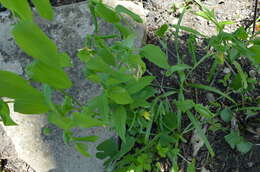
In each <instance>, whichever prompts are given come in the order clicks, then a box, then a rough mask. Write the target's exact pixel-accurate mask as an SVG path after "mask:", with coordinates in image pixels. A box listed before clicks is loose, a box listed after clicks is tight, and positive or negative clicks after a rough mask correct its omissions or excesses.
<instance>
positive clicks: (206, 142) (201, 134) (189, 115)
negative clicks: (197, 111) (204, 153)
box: [187, 111, 215, 157]
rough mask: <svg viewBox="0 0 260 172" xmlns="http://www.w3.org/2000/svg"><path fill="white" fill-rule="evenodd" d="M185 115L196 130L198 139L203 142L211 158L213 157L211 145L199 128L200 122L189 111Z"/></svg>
mask: <svg viewBox="0 0 260 172" xmlns="http://www.w3.org/2000/svg"><path fill="white" fill-rule="evenodd" d="M187 115H188V117H189V119H190V120H191V123H192V124H193V126H194V127H195V129H196V130H197V132H198V134H199V136H200V138H201V139H202V140H203V142H204V144H205V145H206V147H207V149H208V151H209V153H210V155H211V156H212V157H213V156H214V155H215V153H214V151H213V149H212V147H211V145H210V144H209V141H208V139H207V137H206V135H205V134H204V132H203V130H202V128H201V124H200V122H199V121H198V120H197V119H196V118H195V117H194V115H193V114H192V113H191V112H190V111H188V112H187Z"/></svg>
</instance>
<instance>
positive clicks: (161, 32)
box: [155, 24, 169, 37]
mask: <svg viewBox="0 0 260 172" xmlns="http://www.w3.org/2000/svg"><path fill="white" fill-rule="evenodd" d="M168 28H169V26H168V24H163V25H162V26H161V27H160V28H159V29H158V30H157V31H156V32H155V34H156V35H157V36H159V37H163V36H164V35H165V33H166V32H167V30H168Z"/></svg>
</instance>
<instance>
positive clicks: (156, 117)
mask: <svg viewBox="0 0 260 172" xmlns="http://www.w3.org/2000/svg"><path fill="white" fill-rule="evenodd" d="M0 2H1V3H2V4H3V5H4V6H5V7H7V8H8V9H10V10H11V11H12V12H13V14H14V15H15V16H17V17H18V18H19V21H18V23H17V24H16V25H15V26H14V29H13V31H12V33H13V37H14V39H15V41H16V43H17V44H18V45H19V46H20V48H21V49H22V50H23V51H24V52H26V53H27V54H28V55H30V56H32V57H33V58H34V62H33V63H32V64H30V65H29V66H28V67H27V74H28V76H29V77H30V80H29V81H27V80H25V79H23V78H22V77H21V76H18V75H17V74H14V73H12V72H7V71H0V77H1V80H0V97H8V98H11V99H13V100H10V101H9V100H7V101H6V100H1V101H0V115H1V118H2V121H3V123H4V124H5V125H15V123H14V122H13V121H12V119H11V118H10V116H9V113H10V112H9V109H8V106H7V105H8V103H14V110H15V111H16V112H20V113H24V114H38V113H47V114H48V120H49V122H50V123H52V124H55V125H56V126H58V127H59V128H61V129H63V133H64V141H65V143H70V144H72V145H74V147H75V149H77V150H78V151H79V152H81V153H82V154H83V155H84V156H86V157H89V156H90V154H89V153H88V151H87V144H86V143H87V142H95V141H96V140H97V139H98V137H97V136H85V137H75V136H74V133H73V132H72V129H73V128H81V127H82V128H91V127H98V126H107V127H111V128H113V129H114V131H115V132H116V134H117V135H118V136H119V139H118V140H117V139H113V138H110V139H108V140H105V141H104V142H103V143H101V144H100V145H99V146H98V147H97V150H98V152H97V154H96V156H97V157H98V158H100V159H104V160H106V161H105V163H104V166H105V167H106V170H107V171H113V172H125V171H131V172H132V171H140V172H141V171H159V169H162V168H163V166H164V165H165V164H167V166H168V167H167V168H166V167H164V168H166V169H165V170H169V171H170V170H171V171H178V170H179V167H178V162H179V160H180V158H181V159H183V160H185V161H186V162H187V164H188V165H187V170H188V171H195V169H196V166H195V160H192V161H191V162H190V161H188V160H186V159H185V158H184V157H183V156H182V150H181V148H180V144H182V143H187V142H188V141H187V139H186V135H188V133H191V131H193V130H196V132H197V134H198V136H199V137H200V139H201V140H202V141H203V143H204V144H205V146H206V147H207V149H208V151H209V153H210V155H211V156H212V157H213V156H214V150H213V148H212V147H211V145H210V143H209V141H208V138H207V137H206V132H207V131H205V130H204V126H205V124H207V125H209V130H210V131H216V130H224V131H229V128H227V127H224V124H222V121H224V122H230V121H232V119H233V118H236V113H239V112H245V111H249V110H250V111H251V113H250V114H254V112H256V111H259V107H257V105H255V104H254V103H253V102H254V101H255V97H253V98H252V99H250V98H249V96H248V95H250V94H251V92H252V91H254V89H255V88H256V86H257V85H256V83H257V79H255V78H252V77H250V76H248V74H247V71H244V70H243V67H242V66H241V63H240V61H239V58H240V57H241V56H246V57H247V58H248V59H249V60H250V61H251V63H252V66H254V67H255V68H256V69H257V70H259V56H260V52H259V50H260V47H259V46H260V44H259V41H258V38H256V37H255V35H249V34H248V33H247V32H246V31H245V30H244V29H243V28H242V27H241V28H239V29H237V30H236V31H235V32H234V33H226V32H224V28H225V25H226V24H231V22H226V21H225V22H219V21H218V20H217V19H216V17H215V15H214V11H210V10H208V9H206V8H204V7H203V8H202V11H200V12H198V13H197V14H198V15H199V16H201V17H203V18H205V19H207V20H209V21H211V22H213V23H214V24H215V25H216V30H217V35H215V36H212V37H208V36H206V35H203V34H201V33H199V32H198V31H196V30H194V29H191V28H188V27H185V26H181V21H182V18H183V15H184V13H185V11H186V7H185V8H183V10H182V13H181V15H180V17H179V21H178V24H177V25H174V26H173V27H174V28H175V32H173V33H172V36H173V37H174V46H175V51H176V52H175V54H176V58H177V63H176V64H175V65H170V64H169V63H168V57H167V53H165V51H166V50H167V44H166V43H165V42H164V41H165V40H166V36H165V33H166V32H167V31H168V28H169V27H168V25H166V24H165V25H163V26H162V27H161V28H160V29H159V30H158V31H157V32H156V34H157V36H159V37H160V38H161V39H162V41H160V43H161V44H162V47H164V48H165V49H161V48H160V47H158V46H155V45H152V44H147V45H144V46H143V47H142V48H138V47H135V39H136V36H137V34H136V33H135V31H134V30H133V29H132V28H131V27H130V26H129V25H124V24H122V23H127V21H126V20H125V19H124V17H123V15H122V14H124V15H125V14H126V15H128V16H129V17H131V18H132V19H133V20H134V21H135V22H139V23H141V22H142V19H141V18H140V17H139V16H138V15H136V14H134V13H133V12H131V11H129V10H128V9H126V8H124V7H123V6H117V7H116V8H115V9H112V8H110V7H108V6H106V5H104V4H103V3H102V2H100V1H98V0H90V1H89V9H90V12H91V14H92V18H93V21H94V23H95V33H94V34H93V35H87V36H86V41H85V42H86V45H85V46H84V47H82V49H80V50H79V51H78V54H77V56H78V57H79V59H80V60H81V61H82V62H83V63H85V70H84V73H85V75H86V78H87V79H88V80H91V81H92V82H95V83H98V84H99V85H100V86H101V87H102V92H101V93H100V95H98V96H96V97H94V98H92V99H91V100H89V101H88V102H78V101H77V100H76V99H74V98H73V97H72V96H71V95H69V93H68V89H69V88H71V87H72V86H73V83H72V82H71V81H70V78H69V77H68V75H67V73H66V72H65V71H64V69H65V68H68V67H73V64H71V60H70V57H69V56H68V55H67V54H66V53H60V52H59V51H58V49H57V47H56V45H55V44H54V43H53V41H52V40H50V39H49V38H48V37H47V36H46V35H45V33H44V32H42V31H41V29H40V28H39V27H38V26H37V25H36V24H35V23H34V22H33V20H32V18H33V16H32V12H31V9H30V7H29V4H28V3H27V1H26V0H23V1H19V2H18V1H7V0H0ZM47 2H48V1H44V2H41V1H39V2H38V1H37V2H36V1H33V3H34V5H35V6H36V9H37V10H38V12H39V14H40V15H41V16H42V17H44V18H47V19H51V18H52V16H53V12H52V10H51V6H50V4H49V3H47ZM41 3H42V4H41ZM201 7H202V6H201ZM43 10H44V11H47V13H45V12H44V13H43ZM98 18H101V19H103V20H104V21H106V22H108V23H111V24H112V25H113V26H114V27H115V28H116V29H117V30H118V33H117V34H113V35H100V34H99V24H98V23H99V21H98ZM180 31H186V32H188V33H190V37H189V40H188V43H187V44H188V52H189V54H190V56H191V59H192V64H189V65H188V64H185V63H184V57H183V56H182V55H181V53H180V50H179V49H180V41H179V39H180V38H179V34H180ZM250 36H251V37H250ZM198 37H199V38H203V39H206V40H208V44H207V47H206V48H205V51H206V55H205V56H203V57H202V58H200V59H199V58H198V56H197V54H196V50H197V49H196V38H198ZM115 38H116V39H115ZM107 40H111V41H109V42H110V43H108V41H107ZM166 52H167V51H166ZM209 58H212V60H213V64H212V66H211V69H210V72H209V75H208V77H207V82H208V85H205V84H204V85H203V84H200V83H193V82H192V80H191V79H190V78H191V76H192V75H193V73H194V72H195V71H196V69H197V67H198V66H200V65H201V64H202V63H204V62H205V61H206V60H208V59H209ZM144 59H145V60H147V61H149V62H150V63H152V64H154V65H156V66H157V67H158V68H160V69H161V70H163V77H162V78H165V77H172V76H174V75H175V76H177V78H178V80H177V81H176V82H177V83H178V87H176V88H172V87H171V86H170V87H165V86H164V84H163V80H162V81H161V80H159V79H158V78H156V76H155V75H153V74H152V73H150V72H149V71H148V70H147V69H146V64H145V63H144ZM223 66H225V67H228V68H229V69H230V71H231V73H229V74H228V75H225V76H224V77H223V78H222V79H220V80H219V81H217V82H218V83H223V86H224V87H225V88H224V89H222V90H220V89H217V88H215V87H214V86H213V85H214V83H215V82H216V76H217V74H218V70H219V67H223ZM30 81H36V82H38V83H40V84H41V87H40V88H38V89H36V88H34V87H32V86H31V84H30ZM187 90H195V92H196V91H197V90H204V91H206V92H212V93H214V94H215V95H216V96H218V97H217V99H216V100H214V101H212V102H209V103H208V104H205V103H202V102H200V101H199V100H197V99H196V100H195V99H193V98H191V97H188V96H187V92H188V91H187ZM54 92H59V93H61V94H62V95H63V102H62V103H60V104H57V103H55V101H54V99H53V97H54V96H53V95H54ZM231 93H232V94H231ZM233 94H236V95H237V94H241V98H239V99H236V98H234V96H233ZM248 104H250V105H252V104H253V105H254V106H250V107H249V106H247V105H248ZM218 114H219V116H220V118H219V116H218ZM221 120H222V121H221ZM183 121H188V122H187V123H183ZM230 131H231V132H230V133H229V134H228V135H227V136H226V137H225V140H226V141H227V142H228V143H229V144H230V145H231V147H232V148H237V149H238V150H239V151H241V152H243V153H246V152H248V151H249V150H250V148H251V146H252V145H251V143H249V142H248V141H246V140H245V138H243V137H242V136H241V134H240V133H239V131H238V129H236V130H234V129H233V128H231V129H230ZM49 132H50V131H49V130H48V129H46V130H45V134H48V133H49ZM118 143H120V144H119V145H118Z"/></svg>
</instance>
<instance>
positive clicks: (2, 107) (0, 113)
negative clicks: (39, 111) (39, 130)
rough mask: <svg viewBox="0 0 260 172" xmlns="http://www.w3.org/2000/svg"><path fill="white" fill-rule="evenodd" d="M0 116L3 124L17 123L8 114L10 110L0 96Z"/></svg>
mask: <svg viewBox="0 0 260 172" xmlns="http://www.w3.org/2000/svg"><path fill="white" fill-rule="evenodd" d="M0 117H1V119H2V121H3V123H4V125H5V126H12V125H17V124H16V123H15V122H14V121H13V120H12V118H11V116H10V110H9V107H8V105H7V103H5V102H4V101H3V100H2V99H1V98H0Z"/></svg>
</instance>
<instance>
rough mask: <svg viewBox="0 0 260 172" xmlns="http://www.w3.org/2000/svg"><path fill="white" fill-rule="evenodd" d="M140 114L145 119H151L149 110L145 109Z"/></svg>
mask: <svg viewBox="0 0 260 172" xmlns="http://www.w3.org/2000/svg"><path fill="white" fill-rule="evenodd" d="M142 116H143V117H144V118H145V119H146V120H151V118H150V117H151V114H150V113H149V112H147V111H144V112H143V113H142Z"/></svg>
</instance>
